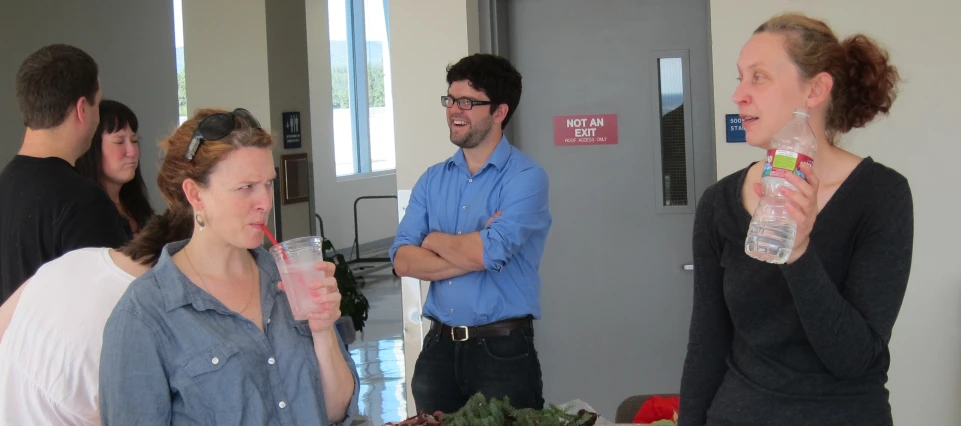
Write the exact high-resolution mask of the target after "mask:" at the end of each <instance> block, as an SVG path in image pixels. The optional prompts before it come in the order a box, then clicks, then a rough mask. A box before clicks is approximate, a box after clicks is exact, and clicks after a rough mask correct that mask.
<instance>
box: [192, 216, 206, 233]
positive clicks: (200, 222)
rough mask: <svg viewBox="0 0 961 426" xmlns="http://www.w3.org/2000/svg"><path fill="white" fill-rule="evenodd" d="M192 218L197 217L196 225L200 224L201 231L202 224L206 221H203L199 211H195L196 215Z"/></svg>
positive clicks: (204, 224)
mask: <svg viewBox="0 0 961 426" xmlns="http://www.w3.org/2000/svg"><path fill="white" fill-rule="evenodd" d="M194 219H197V225H200V230H201V231H203V230H204V226H206V225H207V223H206V222H204V217H203V216H201V215H200V213H197V215H196V216H194Z"/></svg>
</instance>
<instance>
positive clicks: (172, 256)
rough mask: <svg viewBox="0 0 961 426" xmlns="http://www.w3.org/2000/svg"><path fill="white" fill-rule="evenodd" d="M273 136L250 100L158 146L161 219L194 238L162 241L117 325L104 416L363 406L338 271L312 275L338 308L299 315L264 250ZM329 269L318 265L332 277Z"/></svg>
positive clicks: (306, 416) (242, 421)
mask: <svg viewBox="0 0 961 426" xmlns="http://www.w3.org/2000/svg"><path fill="white" fill-rule="evenodd" d="M272 145H273V140H272V139H271V137H270V135H269V134H268V133H267V132H265V131H264V130H263V129H261V128H260V125H259V124H258V123H257V120H256V119H254V118H253V116H251V115H250V113H249V112H247V111H245V110H242V109H237V110H234V111H233V112H226V111H215V110H202V111H199V112H197V113H196V115H195V116H194V117H193V118H192V119H191V120H188V121H187V122H185V123H184V124H183V125H182V126H180V128H178V129H177V130H176V131H175V132H174V134H173V135H172V136H171V137H170V138H168V139H167V140H166V141H164V142H162V143H161V148H162V149H163V151H164V152H165V157H164V160H163V164H162V165H161V167H160V171H159V176H158V179H157V181H158V184H159V185H160V190H161V192H162V193H163V196H164V199H165V200H166V201H167V204H168V210H167V212H166V213H164V214H163V215H162V216H161V217H160V218H159V219H158V220H161V221H163V222H164V223H165V224H166V226H167V227H169V228H177V227H188V228H190V227H192V228H193V231H192V232H193V234H192V238H191V239H190V240H187V241H181V242H175V243H170V244H167V245H166V246H165V247H164V248H163V250H162V252H161V254H160V258H159V260H158V262H157V265H156V266H155V267H154V268H153V269H151V270H150V271H148V272H147V273H145V274H144V275H142V276H141V277H140V278H138V279H137V280H135V281H134V282H133V283H132V284H131V285H130V288H129V289H128V290H127V292H126V293H125V294H124V295H123V297H122V298H121V299H120V302H119V303H118V304H117V306H116V308H115V309H114V311H113V313H112V314H111V316H110V319H109V320H108V321H107V325H106V328H105V329H104V342H103V350H102V352H101V366H100V409H101V418H102V421H103V424H104V425H134V424H137V425H154V424H156V425H160V424H163V425H171V424H172V425H201V424H202V425H329V424H340V423H344V422H346V421H347V419H348V418H349V417H350V415H351V414H353V413H355V412H356V407H357V394H358V379H357V373H356V370H355V367H354V364H353V362H352V360H351V358H350V356H349V355H348V353H347V352H346V350H345V348H344V345H343V344H342V342H341V341H340V337H339V336H338V335H337V332H336V331H335V329H334V327H333V323H334V321H335V320H336V319H337V318H338V317H339V316H340V311H339V305H340V304H339V302H340V293H338V291H337V283H336V281H335V280H334V279H333V278H327V279H325V280H323V281H320V282H317V283H314V285H313V287H314V288H315V289H316V290H317V291H316V294H318V295H319V296H317V298H316V299H317V301H318V302H321V303H326V304H327V306H328V307H329V309H328V310H327V311H326V312H321V313H317V314H312V316H310V317H309V319H308V321H296V320H294V318H293V315H292V314H291V310H290V305H289V303H288V301H287V297H286V295H285V294H284V293H283V292H281V291H280V290H279V289H278V286H277V283H278V282H279V281H280V277H279V273H278V271H277V268H276V265H275V264H274V262H273V260H272V259H271V256H270V255H269V254H268V253H267V252H266V251H265V250H264V249H263V248H262V247H261V245H262V243H263V238H264V234H263V232H262V231H261V228H260V225H262V224H263V223H264V222H265V221H266V220H267V217H268V216H267V215H268V213H269V212H270V209H271V206H272V202H273V200H272V196H273V191H272V187H271V185H273V182H274V180H275V178H276V175H275V172H274V161H273V153H272V151H271V147H272ZM159 228H163V227H159ZM145 237H146V236H145ZM140 240H141V241H149V240H150V238H141V239H140ZM158 240H159V239H158ZM145 249H149V248H146V247H145ZM332 266H333V265H330V264H321V265H318V268H325V269H326V271H327V272H328V276H330V277H332V275H333V274H332V272H333V268H332Z"/></svg>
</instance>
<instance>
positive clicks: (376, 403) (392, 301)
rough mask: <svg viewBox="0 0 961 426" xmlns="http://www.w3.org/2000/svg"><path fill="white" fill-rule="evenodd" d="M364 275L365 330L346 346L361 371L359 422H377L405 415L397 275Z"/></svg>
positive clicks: (386, 273) (382, 271)
mask: <svg viewBox="0 0 961 426" xmlns="http://www.w3.org/2000/svg"><path fill="white" fill-rule="evenodd" d="M363 279H364V281H365V282H366V284H365V285H364V287H363V288H361V291H362V292H363V293H364V295H365V296H367V300H368V301H369V302H370V314H369V317H368V319H367V323H366V325H365V327H364V332H363V333H358V334H357V340H356V341H355V342H354V343H353V344H352V345H349V347H348V349H349V350H350V354H351V357H352V358H353V359H354V363H355V364H357V372H358V374H359V375H360V398H359V405H360V407H359V408H360V414H361V416H363V417H364V418H366V420H367V421H366V422H362V423H360V424H369V425H377V426H380V425H383V424H384V423H386V422H390V421H399V420H403V419H405V418H407V389H406V385H407V384H406V381H405V380H404V340H403V338H402V335H403V324H402V322H401V300H400V279H399V278H396V277H394V276H393V275H392V274H391V272H390V269H385V270H381V271H378V272H375V273H372V274H368V275H364V276H363ZM355 424H358V423H355Z"/></svg>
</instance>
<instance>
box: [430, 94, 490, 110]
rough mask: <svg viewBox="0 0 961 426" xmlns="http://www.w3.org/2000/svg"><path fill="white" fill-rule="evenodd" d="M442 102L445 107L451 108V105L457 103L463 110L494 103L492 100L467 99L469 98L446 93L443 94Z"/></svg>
mask: <svg viewBox="0 0 961 426" xmlns="http://www.w3.org/2000/svg"><path fill="white" fill-rule="evenodd" d="M440 104H441V105H443V106H444V108H450V107H452V106H454V104H457V107H458V108H460V109H462V110H464V111H467V110H469V109H471V108H473V107H474V105H490V104H493V102H491V101H475V100H473V99H467V98H459V99H455V98H454V97H453V96H449V95H444V96H441V97H440Z"/></svg>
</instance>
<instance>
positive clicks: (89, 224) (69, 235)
mask: <svg viewBox="0 0 961 426" xmlns="http://www.w3.org/2000/svg"><path fill="white" fill-rule="evenodd" d="M121 220H122V219H121V218H120V214H119V213H118V212H117V208H116V207H114V206H113V204H112V203H110V201H109V199H107V198H106V196H103V197H90V198H87V199H86V200H84V201H80V202H78V203H75V204H73V205H72V206H71V207H70V208H68V209H67V210H66V211H65V212H64V215H63V216H62V217H61V218H60V222H61V223H60V232H59V233H58V235H59V241H58V243H59V244H60V252H61V253H66V252H68V251H71V250H76V249H81V248H86V247H110V248H119V247H120V246H122V245H124V244H125V243H126V242H127V235H126V233H125V232H124V230H123V225H122V222H121Z"/></svg>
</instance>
